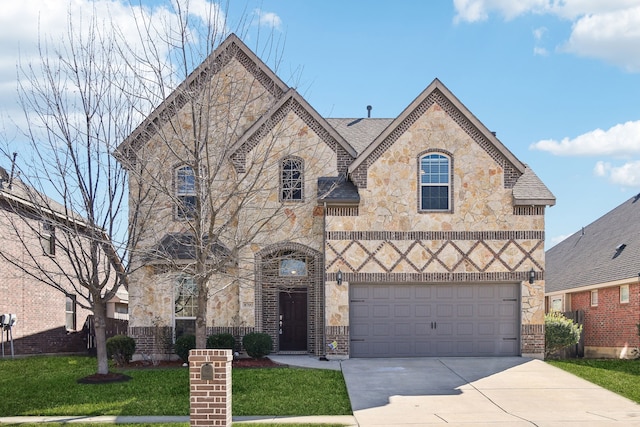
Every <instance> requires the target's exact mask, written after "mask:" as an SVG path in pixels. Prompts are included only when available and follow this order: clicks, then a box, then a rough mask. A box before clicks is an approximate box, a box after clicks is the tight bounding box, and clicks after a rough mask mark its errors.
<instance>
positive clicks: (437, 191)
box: [420, 153, 451, 211]
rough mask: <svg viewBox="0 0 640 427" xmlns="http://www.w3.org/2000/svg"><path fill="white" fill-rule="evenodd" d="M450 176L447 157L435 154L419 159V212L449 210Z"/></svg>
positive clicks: (449, 164)
mask: <svg viewBox="0 0 640 427" xmlns="http://www.w3.org/2000/svg"><path fill="white" fill-rule="evenodd" d="M450 176H451V161H450V159H449V157H447V156H445V155H443V154H437V153H431V154H426V155H424V156H422V157H420V210H423V211H448V210H450V206H451V194H450V193H451V191H450V190H451V183H450Z"/></svg>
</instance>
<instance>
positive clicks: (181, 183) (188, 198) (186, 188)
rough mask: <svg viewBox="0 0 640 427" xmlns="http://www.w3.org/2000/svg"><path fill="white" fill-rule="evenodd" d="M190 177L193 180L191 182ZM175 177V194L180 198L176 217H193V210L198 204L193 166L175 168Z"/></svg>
mask: <svg viewBox="0 0 640 427" xmlns="http://www.w3.org/2000/svg"><path fill="white" fill-rule="evenodd" d="M188 171H190V173H189V172H188ZM189 177H191V180H192V181H193V182H189ZM174 179H175V190H176V191H175V194H176V198H177V200H178V204H177V207H176V218H178V219H193V217H194V212H193V210H194V209H195V206H196V204H195V201H196V174H195V172H194V170H193V168H192V167H191V166H189V165H181V166H178V167H177V168H176V169H175V175H174Z"/></svg>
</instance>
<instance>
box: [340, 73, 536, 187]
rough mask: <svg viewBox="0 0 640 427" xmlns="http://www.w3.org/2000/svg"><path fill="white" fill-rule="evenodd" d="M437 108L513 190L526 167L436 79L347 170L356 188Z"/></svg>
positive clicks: (364, 184) (363, 184)
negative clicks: (497, 168) (371, 168)
mask: <svg viewBox="0 0 640 427" xmlns="http://www.w3.org/2000/svg"><path fill="white" fill-rule="evenodd" d="M434 104H438V105H439V106H440V107H441V108H442V110H443V111H445V112H446V113H447V114H448V115H449V116H450V117H451V118H452V119H453V120H454V121H455V122H456V123H457V124H458V125H459V126H460V127H461V128H462V129H463V130H464V131H465V132H466V133H467V134H468V135H469V136H470V137H471V138H472V139H473V140H474V141H476V142H477V143H478V145H480V146H481V147H482V148H483V149H484V150H485V151H486V152H487V153H488V154H489V155H490V156H491V157H492V158H493V159H494V160H495V161H496V163H498V164H499V165H501V166H502V167H503V169H504V171H505V187H506V188H512V187H513V186H514V185H515V183H516V181H517V180H518V178H519V177H520V176H521V175H522V174H523V173H524V171H525V165H524V164H523V163H522V162H520V161H519V160H518V159H517V158H516V157H515V156H514V155H513V154H512V153H511V151H509V150H508V149H507V148H506V147H505V146H504V145H503V144H502V143H501V142H500V140H498V138H496V136H495V135H494V134H493V133H492V132H491V131H489V130H488V129H487V128H486V127H485V126H484V125H483V124H482V123H481V122H480V121H479V120H478V119H477V118H476V117H475V116H474V115H473V114H472V113H471V112H470V111H469V110H468V109H467V108H466V107H465V106H464V105H463V104H462V103H461V102H460V101H459V100H458V99H457V98H456V97H455V96H454V95H453V93H451V91H449V89H447V88H446V86H445V85H444V84H442V83H441V82H440V80H438V79H435V80H434V81H433V82H432V83H431V84H430V85H429V86H428V87H427V88H426V89H425V90H424V91H423V92H422V93H421V94H420V95H418V97H417V98H416V99H415V100H414V101H413V102H412V103H411V104H410V105H409V106H408V107H407V108H405V110H404V111H403V112H402V113H401V114H400V115H399V116H398V117H397V118H396V119H395V120H394V121H393V122H392V123H391V124H390V125H389V126H388V127H387V128H386V129H385V130H384V131H383V132H382V133H381V134H380V135H378V137H377V138H376V139H374V140H373V142H372V143H371V144H370V145H369V146H368V147H367V148H366V149H365V150H364V151H363V152H362V153H360V155H359V156H358V158H357V159H356V160H355V161H354V162H353V164H352V165H351V166H350V167H349V173H350V174H351V175H352V176H353V179H354V181H355V182H356V183H357V184H358V186H361V187H366V170H367V168H368V166H369V165H370V164H371V163H373V162H375V161H376V160H377V159H378V158H379V157H380V156H381V155H382V154H383V153H384V152H385V151H386V150H387V149H388V148H389V147H390V146H391V145H393V143H394V142H395V141H396V140H397V139H398V138H399V137H400V136H401V135H402V134H403V133H404V132H406V130H407V129H408V128H409V127H410V126H411V125H412V124H413V123H415V122H416V120H418V118H419V117H421V116H422V115H423V114H424V113H425V112H426V111H427V110H428V109H429V108H430V107H431V106H432V105H434Z"/></svg>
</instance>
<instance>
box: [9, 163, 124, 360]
mask: <svg viewBox="0 0 640 427" xmlns="http://www.w3.org/2000/svg"><path fill="white" fill-rule="evenodd" d="M69 228H74V229H75V231H76V233H77V234H78V235H79V234H80V233H82V232H83V230H85V229H86V222H85V221H84V220H83V219H82V218H81V217H80V216H79V215H77V214H75V213H69V212H68V211H67V210H65V208H64V206H62V205H61V204H59V203H56V202H55V201H54V200H52V199H50V198H49V197H47V196H45V195H43V194H41V193H39V192H37V191H36V190H35V189H34V188H32V187H30V186H28V185H27V184H25V183H24V182H23V181H21V180H20V179H18V178H17V177H14V176H11V174H10V173H8V172H7V171H6V170H5V169H4V168H2V167H0V232H1V233H2V238H3V244H2V248H0V275H1V278H2V279H1V280H0V314H4V315H12V317H14V318H15V320H16V321H15V323H14V324H13V325H12V326H11V329H9V327H8V325H4V327H0V332H1V333H2V334H3V339H2V342H3V349H4V353H3V354H2V355H3V356H6V357H8V356H10V355H11V349H12V347H13V352H14V354H15V355H27V354H48V353H86V352H87V351H90V350H91V349H92V348H93V346H94V343H93V340H92V336H93V327H92V312H91V310H89V309H87V308H86V307H87V302H86V301H83V297H82V294H83V293H84V292H83V289H82V288H81V287H80V285H79V283H78V281H76V280H74V273H73V272H74V268H76V266H74V265H73V263H72V262H70V258H71V259H73V258H76V259H82V254H79V253H77V252H76V253H75V254H74V251H78V248H79V247H78V246H75V247H74V246H72V245H69V244H68V242H69V240H68V239H66V238H65V233H67V232H68V230H69ZM105 244H108V243H106V242H105ZM70 253H71V255H70ZM63 272H64V273H63ZM106 311H107V313H106V315H107V318H108V319H107V325H108V327H107V330H108V334H109V335H114V334H117V333H125V332H126V324H127V322H126V320H127V318H128V314H127V311H128V294H127V291H126V289H124V287H122V288H120V289H119V290H118V292H117V293H116V295H114V297H113V298H111V299H110V300H109V302H107V306H106ZM6 318H9V316H6Z"/></svg>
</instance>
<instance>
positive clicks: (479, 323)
mask: <svg viewBox="0 0 640 427" xmlns="http://www.w3.org/2000/svg"><path fill="white" fill-rule="evenodd" d="M350 288H351V291H350V295H351V298H350V301H351V306H350V313H351V314H350V331H351V339H352V341H351V356H352V357H411V356H500V355H504V356H506V355H509V356H512V355H518V354H519V329H520V326H519V298H518V295H519V290H518V289H519V287H518V286H517V285H515V284H459V285H457V284H447V285H444V284H443V285H420V284H410V285H406V284H352V285H351V286H350Z"/></svg>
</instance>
